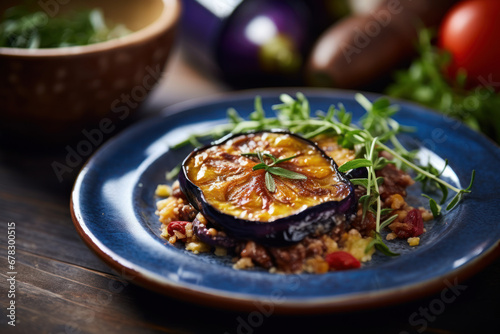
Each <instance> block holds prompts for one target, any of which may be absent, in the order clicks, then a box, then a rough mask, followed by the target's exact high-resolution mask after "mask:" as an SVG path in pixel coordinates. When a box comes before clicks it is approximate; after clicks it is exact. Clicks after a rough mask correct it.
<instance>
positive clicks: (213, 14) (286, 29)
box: [181, 0, 331, 88]
mask: <svg viewBox="0 0 500 334" xmlns="http://www.w3.org/2000/svg"><path fill="white" fill-rule="evenodd" d="M323 2H326V1H312V2H308V1H297V0H295V1H286V0H247V1H242V0H234V1H226V0H212V1H206V0H184V1H183V6H184V10H183V16H182V19H181V37H182V38H181V41H182V42H183V45H184V46H185V48H186V50H187V52H186V54H187V55H188V57H189V58H190V59H191V60H193V62H194V63H197V64H198V65H200V67H202V68H204V69H207V68H208V69H209V70H210V71H212V72H214V71H215V72H216V73H218V74H219V75H220V76H221V77H222V78H223V79H225V80H226V81H227V82H229V83H230V84H232V85H233V86H235V87H240V88H243V87H253V86H276V85H297V84H300V83H301V81H302V69H303V64H304V60H305V58H306V57H307V53H308V51H309V49H310V46H311V44H312V43H313V42H314V39H315V37H316V36H317V35H318V34H319V32H320V30H321V28H320V27H319V25H318V22H323V23H322V24H323V25H324V22H325V16H326V13H328V12H329V11H327V10H323V11H321V10H320V9H319V8H323ZM319 11H321V14H318V12H319ZM320 18H321V19H320ZM330 23H331V22H330Z"/></svg>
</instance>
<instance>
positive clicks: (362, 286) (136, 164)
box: [71, 89, 500, 313]
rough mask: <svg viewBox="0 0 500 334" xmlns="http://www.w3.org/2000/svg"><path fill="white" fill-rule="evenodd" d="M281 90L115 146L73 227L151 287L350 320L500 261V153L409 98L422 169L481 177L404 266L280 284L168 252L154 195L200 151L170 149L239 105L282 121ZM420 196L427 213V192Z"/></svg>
mask: <svg viewBox="0 0 500 334" xmlns="http://www.w3.org/2000/svg"><path fill="white" fill-rule="evenodd" d="M301 91H302V92H304V93H305V94H306V96H307V97H308V99H309V101H310V104H311V107H312V110H327V109H328V107H329V106H330V105H331V104H338V103H343V104H344V106H345V107H346V109H347V110H349V111H351V112H352V113H353V114H354V119H356V118H359V117H360V116H361V115H362V114H363V110H362V108H361V107H360V106H359V105H358V104H357V103H356V102H355V100H354V94H353V93H351V92H345V91H334V90H324V89H302V90H301ZM281 92H283V90H276V89H268V90H258V91H245V92H239V93H234V94H230V95H226V96H223V97H218V98H214V99H209V100H204V101H198V102H190V103H187V104H182V105H178V106H175V107H172V108H169V109H167V110H166V111H165V115H164V116H161V117H155V118H154V119H149V120H146V121H143V122H142V123H140V124H137V125H135V126H133V127H131V128H130V129H128V130H127V131H125V132H124V133H122V134H120V135H118V136H117V137H115V138H113V139H112V140H110V141H108V142H107V143H106V144H105V145H104V146H103V147H102V148H101V149H99V151H98V152H97V153H96V154H94V156H93V157H92V158H91V159H90V160H89V161H88V162H87V164H86V165H85V167H84V168H83V169H82V171H81V173H80V175H79V176H78V178H77V180H76V183H75V186H74V190H73V193H72V199H71V206H72V214H73V220H74V223H75V225H76V228H77V229H78V231H79V233H80V235H81V236H82V238H83V239H84V240H85V242H86V243H87V244H88V245H89V246H90V248H92V249H93V250H94V251H95V252H96V253H97V254H98V255H99V256H100V257H101V258H103V259H104V260H105V261H106V262H107V263H108V264H109V265H110V266H111V267H113V268H114V269H115V270H117V271H118V272H119V273H122V274H123V275H125V277H126V278H128V279H130V280H131V281H133V282H136V283H138V284H140V285H143V286H145V287H148V288H150V289H153V290H156V291H159V292H163V293H166V294H169V295H171V296H175V297H178V298H183V299H186V300H189V301H191V302H195V303H202V304H205V305H212V306H214V307H225V308H231V309H245V310H250V309H253V308H255V307H257V308H259V307H260V308H264V307H267V308H264V309H267V310H269V309H270V308H272V309H273V310H274V311H275V312H276V311H277V312H289V313H290V312H292V313H293V312H296V313H299V312H300V313H306V312H307V313H310V312H326V311H346V310H353V309H362V308H370V307H375V306H381V305H387V304H392V303H397V302H402V301H405V300H409V299H412V298H417V297H420V296H423V295H425V294H429V293H433V292H436V291H439V289H443V288H446V287H448V288H449V287H450V286H451V285H453V284H457V283H458V282H459V281H460V280H462V279H464V278H465V277H468V276H470V275H471V274H473V273H475V272H477V271H478V270H480V269H481V268H482V267H483V266H484V265H486V264H487V263H488V262H489V261H491V260H492V259H493V258H494V257H495V256H497V254H498V249H499V247H498V245H499V240H500V224H498V218H497V217H498V215H497V210H498V208H499V207H500V199H499V196H498V189H500V178H498V174H497V173H498V171H497V168H498V166H500V149H499V148H498V147H497V146H496V145H495V144H493V143H492V142H490V141H489V140H488V139H486V138H485V137H483V136H482V135H479V134H477V133H475V132H473V131H472V130H470V129H469V128H467V127H466V126H464V125H462V124H460V123H457V122H456V121H453V120H450V119H448V118H446V117H444V116H443V115H441V114H436V113H433V112H431V111H428V110H424V109H423V108H421V107H418V106H416V105H412V104H408V103H404V102H400V101H397V102H396V103H398V104H399V105H400V106H401V110H400V112H399V113H398V114H397V117H396V119H397V120H398V121H399V122H400V123H401V124H405V125H409V126H413V127H415V128H416V132H415V133H412V134H411V135H407V136H402V137H401V140H402V141H403V142H404V143H405V144H406V145H407V146H408V147H410V148H413V149H418V150H419V152H420V157H421V159H422V162H425V161H426V160H427V159H431V160H432V161H433V163H435V164H436V165H438V166H439V165H440V164H441V165H442V164H443V163H444V159H445V158H447V159H449V167H448V168H447V169H446V172H445V177H446V179H447V180H448V181H449V182H450V183H452V184H455V185H457V186H462V187H466V186H467V185H468V183H469V180H470V175H471V171H472V170H473V169H476V170H477V177H476V182H475V185H474V188H473V193H472V194H469V195H467V196H466V199H465V200H464V201H463V203H462V204H461V205H460V206H459V207H458V208H457V209H455V210H453V211H451V212H449V213H447V214H446V215H444V216H443V217H442V218H440V219H438V220H436V221H433V222H431V223H428V224H426V229H427V232H426V233H425V234H424V235H423V236H422V238H421V244H420V245H419V246H418V247H415V248H412V247H410V246H408V244H407V243H406V242H405V241H402V242H399V243H390V245H391V247H393V248H394V249H396V250H397V251H398V252H400V253H401V255H400V256H399V257H394V258H391V257H386V256H383V255H379V254H376V255H375V256H374V258H373V261H371V262H370V263H368V264H366V265H364V266H363V267H362V268H361V269H359V270H351V271H340V272H330V273H327V274H324V275H312V274H301V275H280V274H270V273H268V272H266V271H263V270H247V271H243V270H234V269H233V268H232V266H231V258H230V257H227V258H225V257H222V258H221V257H216V256H214V255H210V254H201V255H194V254H192V253H190V252H187V251H185V250H183V249H182V248H180V247H175V246H172V245H170V244H168V243H167V242H166V240H164V239H162V238H161V237H160V236H159V233H160V223H159V222H158V219H157V216H156V215H155V213H154V212H155V202H156V201H157V200H158V198H156V197H155V194H154V192H155V188H156V185H157V184H160V183H165V172H166V171H168V170H171V169H172V168H174V167H175V166H176V165H178V164H179V163H180V162H181V161H182V160H183V158H184V157H185V156H186V155H187V153H188V152H189V151H190V150H191V148H188V147H186V148H184V149H180V150H172V149H170V148H169V147H170V146H171V145H173V144H176V143H178V142H179V141H181V140H183V139H185V138H186V137H187V136H188V135H189V134H192V133H199V132H200V131H203V130H205V129H207V128H210V127H212V126H213V125H214V124H216V123H222V122H224V121H225V115H226V111H227V109H228V108H230V107H234V108H236V109H237V110H238V111H239V112H240V113H241V115H242V116H248V114H249V113H250V112H251V111H253V103H254V102H253V101H254V97H255V96H256V95H260V96H261V97H262V100H263V105H264V108H265V110H267V112H268V114H269V115H271V114H272V113H273V112H272V110H271V106H272V105H273V104H276V103H279V100H278V96H279V94H280V93H281ZM288 92H289V93H292V94H293V93H294V92H293V90H288ZM367 97H368V98H370V99H375V98H377V96H376V95H372V94H367ZM410 196H411V199H410V202H411V201H414V202H413V204H417V202H418V201H421V197H420V189H418V187H415V189H413V190H412V191H411V193H410Z"/></svg>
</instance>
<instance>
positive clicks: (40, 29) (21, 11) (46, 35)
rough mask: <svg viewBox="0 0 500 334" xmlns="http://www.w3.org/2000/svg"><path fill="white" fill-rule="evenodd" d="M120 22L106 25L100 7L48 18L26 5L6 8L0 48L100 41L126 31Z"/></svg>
mask: <svg viewBox="0 0 500 334" xmlns="http://www.w3.org/2000/svg"><path fill="white" fill-rule="evenodd" d="M129 33H130V30H128V29H127V28H126V27H125V26H124V25H121V24H120V25H116V26H114V27H113V28H109V27H108V25H107V24H106V22H105V20H104V16H103V13H102V11H101V10H100V9H98V8H95V9H92V10H87V9H84V10H80V11H75V12H68V13H66V14H64V15H60V16H57V17H49V16H48V15H47V13H45V12H43V11H33V10H30V8H29V7H28V6H23V5H19V6H14V7H11V8H9V9H7V10H6V11H5V13H4V15H3V18H2V22H0V47H11V48H27V49H41V48H59V47H66V46H76V45H88V44H93V43H98V42H104V41H107V40H110V39H113V38H117V37H122V36H125V35H126V34H129Z"/></svg>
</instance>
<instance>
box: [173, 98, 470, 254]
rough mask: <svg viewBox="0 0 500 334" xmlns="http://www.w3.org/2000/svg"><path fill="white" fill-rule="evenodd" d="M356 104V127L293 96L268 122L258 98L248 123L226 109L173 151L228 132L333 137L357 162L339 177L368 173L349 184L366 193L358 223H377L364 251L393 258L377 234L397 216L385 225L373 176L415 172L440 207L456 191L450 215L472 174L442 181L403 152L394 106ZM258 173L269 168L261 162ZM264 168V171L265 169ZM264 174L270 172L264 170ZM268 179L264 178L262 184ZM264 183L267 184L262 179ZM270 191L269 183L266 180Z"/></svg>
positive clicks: (339, 113) (342, 113)
mask: <svg viewBox="0 0 500 334" xmlns="http://www.w3.org/2000/svg"><path fill="white" fill-rule="evenodd" d="M355 99H356V101H357V102H358V103H359V104H360V105H361V106H362V107H363V108H364V109H365V110H366V113H365V115H364V116H363V117H362V118H361V120H360V126H357V125H356V124H353V123H352V114H350V113H348V112H347V111H346V110H345V108H344V106H343V105H342V104H339V105H338V106H337V107H335V106H333V105H332V106H330V108H329V109H328V111H327V112H326V113H324V112H321V111H318V112H317V114H316V115H315V116H316V117H313V116H311V108H310V105H309V102H308V100H307V98H306V97H305V96H304V95H303V94H302V93H297V95H296V98H293V97H292V96H290V95H287V94H282V95H281V96H280V100H281V102H282V103H280V104H277V105H274V106H273V107H272V109H273V110H274V111H275V112H276V117H267V116H266V115H265V112H264V109H263V107H262V101H261V99H260V97H256V98H255V104H254V109H255V110H254V111H253V112H252V113H251V114H250V116H249V120H245V119H243V118H242V117H241V116H240V115H239V114H238V113H237V112H236V110H235V109H229V110H228V120H229V122H228V123H226V124H222V125H219V126H216V127H215V128H213V129H211V130H209V131H207V132H205V133H202V134H195V135H192V136H191V137H189V138H188V139H186V140H185V141H183V142H181V143H179V144H178V145H176V147H179V146H182V145H185V144H187V143H199V139H206V138H208V137H212V138H219V137H221V136H223V135H225V134H228V133H240V132H245V131H256V130H270V129H278V128H279V129H287V130H289V131H291V132H294V133H298V134H301V135H302V136H303V137H305V138H313V137H316V136H318V135H330V136H336V137H337V138H338V143H339V144H340V145H341V146H342V147H345V148H350V149H354V150H355V152H356V156H357V159H354V160H352V161H349V162H346V163H345V164H344V165H342V166H340V167H339V170H340V171H341V172H347V171H349V170H351V169H355V168H360V167H364V168H367V170H368V176H367V178H365V179H353V180H352V182H353V183H354V184H357V185H361V186H363V187H365V188H366V191H367V193H366V195H364V196H362V197H361V198H360V202H361V203H362V206H363V218H364V216H366V214H367V213H368V212H372V213H373V214H374V216H375V220H376V230H375V235H374V239H373V241H372V242H371V243H370V245H369V246H368V247H367V249H366V251H369V250H370V249H371V248H372V247H375V248H376V249H378V250H379V251H381V252H383V253H384V254H387V255H396V254H395V253H393V252H392V251H391V250H390V249H389V248H388V247H387V245H386V244H385V243H384V241H383V238H382V236H381V231H382V229H383V228H384V227H386V226H387V225H389V224H390V223H391V222H392V221H394V219H395V218H396V215H393V216H390V217H388V218H386V219H385V220H382V217H386V216H387V215H388V214H389V213H390V212H389V211H390V210H387V209H383V208H382V202H381V199H380V194H379V185H380V184H382V182H383V178H380V177H377V176H376V171H377V170H378V169H381V168H383V167H384V166H385V165H387V164H388V163H393V164H395V165H397V166H398V167H399V168H410V169H411V170H413V171H414V172H415V173H416V175H417V176H416V178H417V180H419V181H421V182H424V184H426V185H434V186H436V187H438V188H439V189H441V191H442V195H443V196H442V198H441V200H440V204H441V205H442V204H444V203H445V201H446V199H447V197H448V192H449V191H452V192H455V196H454V197H453V198H452V200H451V201H450V202H449V204H448V205H447V207H446V209H447V210H448V211H450V210H453V209H454V208H455V207H456V206H457V205H458V204H459V202H460V201H461V200H462V199H463V196H464V195H465V194H467V193H470V192H471V188H472V185H473V182H474V176H475V172H474V171H472V176H471V181H470V184H469V186H468V187H467V188H465V189H460V188H458V187H455V186H453V185H452V184H450V183H448V182H446V181H444V180H443V179H442V178H441V177H440V176H441V174H442V171H441V172H438V171H437V170H436V168H434V167H433V166H419V165H417V164H416V163H415V162H414V161H413V160H414V153H413V152H410V151H408V150H407V149H406V148H405V147H404V146H403V145H402V144H401V142H400V141H399V140H398V138H397V135H398V134H400V133H402V132H408V131H411V130H412V129H411V128H408V127H405V126H402V125H400V124H399V123H398V122H397V121H396V120H394V119H393V118H392V116H393V115H394V114H395V113H396V112H397V111H398V108H397V107H396V106H393V105H391V104H390V101H389V100H388V99H387V98H379V99H377V100H375V101H373V102H370V101H369V100H368V99H367V98H366V97H365V96H363V95H361V94H356V95H355ZM380 151H385V152H387V153H389V154H390V155H391V156H392V160H391V161H389V160H387V159H386V158H384V157H381V156H380V154H379V153H380ZM262 163H263V165H261V166H260V167H259V168H264V169H265V168H268V169H269V168H271V167H272V166H268V165H267V164H265V163H264V162H262ZM266 166H267V167H266ZM266 171H267V172H268V171H269V170H266ZM269 178H272V177H268V178H267V179H269ZM267 179H266V180H267ZM269 183H270V186H271V188H272V184H271V181H269ZM423 196H424V197H426V198H427V199H428V200H429V207H430V209H431V211H432V213H433V215H434V216H435V217H437V216H438V215H440V214H441V206H440V205H439V204H438V203H437V201H436V200H435V199H433V198H432V197H431V196H428V195H425V194H424V195H423Z"/></svg>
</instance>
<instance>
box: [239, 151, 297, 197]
mask: <svg viewBox="0 0 500 334" xmlns="http://www.w3.org/2000/svg"><path fill="white" fill-rule="evenodd" d="M241 155H242V156H244V157H258V158H259V161H260V163H259V164H257V165H255V166H253V167H252V169H253V170H259V169H264V170H265V171H266V174H265V176H264V177H265V182H266V188H267V190H269V192H271V193H273V192H275V191H276V182H274V179H273V176H272V175H271V174H273V175H276V176H281V177H284V178H287V179H292V180H306V179H307V176H305V175H304V174H300V173H297V172H293V171H291V170H288V169H285V168H282V167H276V165H277V164H279V163H282V162H285V161H289V160H292V159H293V158H295V157H297V156H296V155H292V156H290V157H287V158H282V159H276V157H275V156H274V155H272V154H270V153H266V152H264V153H263V152H260V151H256V152H250V153H241ZM264 157H268V158H270V159H271V160H272V163H271V164H269V165H268V164H267V163H266V161H265V159H264Z"/></svg>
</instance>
